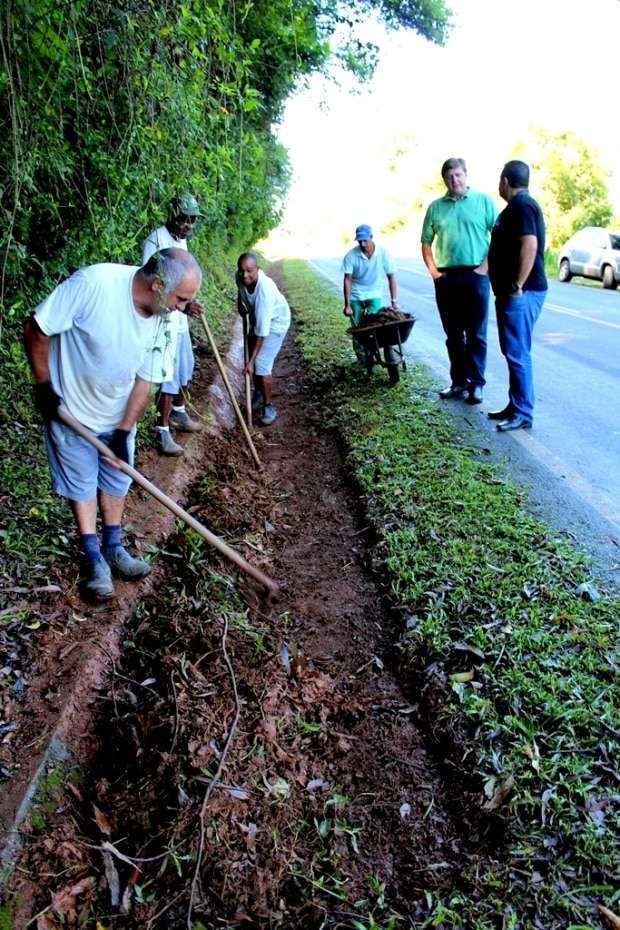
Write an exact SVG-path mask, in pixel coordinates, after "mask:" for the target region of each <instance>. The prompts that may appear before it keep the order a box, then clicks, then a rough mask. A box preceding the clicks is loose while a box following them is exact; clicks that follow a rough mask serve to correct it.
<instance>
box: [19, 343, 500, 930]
mask: <svg viewBox="0 0 620 930" xmlns="http://www.w3.org/2000/svg"><path fill="white" fill-rule="evenodd" d="M275 392H276V399H275V402H276V404H277V408H278V411H279V417H278V420H277V421H276V423H275V424H274V425H273V426H272V427H270V428H269V429H268V430H265V431H264V433H263V439H262V440H261V442H260V443H259V451H260V454H261V456H262V459H263V462H264V469H263V470H262V472H259V471H257V470H252V469H251V468H250V466H249V465H248V458H247V456H246V455H245V454H244V453H243V451H242V449H241V447H240V437H239V435H238V434H237V433H236V432H234V431H228V432H224V433H220V434H219V435H218V436H214V437H211V439H210V441H209V443H208V444H207V445H206V446H204V445H203V448H204V460H203V461H202V462H201V463H200V467H199V469H198V477H197V478H196V480H195V482H194V484H193V487H192V489H191V492H190V493H189V495H188V497H187V500H188V502H189V503H188V506H189V508H190V510H191V512H192V513H193V514H194V515H195V516H197V517H198V518H199V519H200V520H202V521H203V522H204V523H205V524H206V525H208V526H209V527H210V528H211V529H213V530H214V531H215V532H217V533H219V534H220V535H221V536H222V537H224V538H225V539H226V541H227V542H229V543H230V544H232V545H234V546H236V547H237V548H238V549H239V550H240V551H241V552H242V553H243V554H244V555H245V556H246V557H247V558H248V559H249V560H251V561H253V562H254V563H255V564H256V565H257V566H258V567H260V568H261V569H262V570H263V571H265V572H266V573H267V574H269V575H271V576H272V577H275V578H276V579H277V581H278V582H279V584H280V587H281V591H280V594H279V596H278V598H277V599H276V600H275V601H274V600H271V601H270V600H267V599H266V597H265V596H264V595H263V594H262V593H261V592H259V591H257V589H256V588H254V587H253V586H252V584H251V583H250V582H248V581H245V580H243V579H242V578H241V577H239V576H236V575H233V574H232V573H231V570H230V567H229V565H228V564H226V563H225V562H223V561H221V560H220V558H219V557H218V556H216V555H215V554H214V552H213V551H212V550H209V549H208V548H206V547H205V545H204V544H203V543H202V541H200V540H199V538H198V537H197V536H195V535H194V534H193V533H192V532H191V531H186V530H185V529H183V528H180V527H177V529H176V530H174V531H173V532H172V533H171V534H170V536H169V537H168V539H167V541H166V544H165V547H164V548H163V549H162V551H161V552H160V556H159V560H160V564H163V566H164V567H165V571H160V572H159V575H158V578H157V580H156V582H155V583H154V585H153V587H152V588H151V590H150V591H148V592H147V593H146V594H145V596H144V598H143V599H142V600H139V602H138V603H137V606H136V609H135V610H134V612H133V615H132V617H131V619H130V620H129V622H128V623H127V626H126V629H125V632H124V634H123V635H124V642H123V646H124V648H123V652H122V654H121V656H120V657H119V658H117V659H116V660H115V661H114V662H113V663H112V667H111V674H110V678H109V680H107V681H104V682H102V683H101V684H100V685H99V687H98V689H97V691H96V693H95V695H94V696H93V698H94V700H93V708H92V709H93V713H94V717H95V721H96V748H95V749H94V751H93V752H91V754H90V756H89V758H88V760H87V761H84V763H83V764H82V765H80V764H79V760H78V764H76V765H75V766H72V767H71V768H69V769H65V770H64V772H63V776H62V779H61V780H60V781H61V783H60V784H59V785H58V787H57V789H56V790H55V793H54V795H53V803H51V804H49V803H48V804H47V808H46V810H45V813H44V816H42V815H41V811H40V810H39V816H38V817H37V819H36V820H35V819H34V815H33V819H31V821H30V823H29V824H27V825H26V827H25V830H24V833H25V835H26V838H27V842H26V843H25V847H24V852H23V855H22V858H21V861H20V863H19V869H18V870H16V871H15V872H14V874H13V877H12V879H11V882H10V885H11V887H10V899H11V901H12V904H11V906H10V907H11V908H12V910H11V914H12V920H13V922H12V923H11V924H10V925H11V926H14V927H15V928H18V927H22V926H23V927H25V926H27V925H28V926H35V925H36V927H37V928H38V930H55V928H60V927H71V926H92V927H95V926H97V927H102V928H132V930H134V928H135V930H138V928H140V930H144V928H154V930H158V928H161V930H163V928H182V927H194V928H196V930H198V928H200V927H203V928H211V927H220V926H221V927H225V926H248V927H256V928H268V927H276V926H280V927H284V928H319V927H323V926H331V927H376V928H389V927H398V926H412V925H415V924H416V922H417V921H420V920H421V919H422V918H423V917H424V916H425V915H426V914H428V900H429V895H432V893H433V890H437V889H445V888H447V887H449V886H451V885H453V884H454V882H455V881H457V876H458V874H459V873H460V872H461V870H462V869H463V868H464V866H465V865H466V863H467V862H468V861H469V859H470V857H471V856H476V855H477V854H479V853H480V852H481V851H483V850H484V849H485V847H486V848H487V850H488V846H489V844H492V841H493V837H492V830H491V829H490V826H489V824H488V823H485V822H484V821H483V820H481V818H480V815H479V813H478V803H477V796H476V795H475V794H474V792H473V791H472V790H471V787H470V786H469V785H468V784H467V782H466V779H465V778H464V777H463V776H461V774H460V767H459V766H458V765H457V764H452V765H449V764H448V765H446V764H445V757H446V756H449V755H450V751H451V750H450V746H448V745H447V744H446V745H443V746H442V739H441V733H438V732H437V727H436V726H435V722H434V718H433V707H432V695H429V694H426V696H424V695H423V694H422V689H421V687H420V685H421V680H422V679H421V676H418V675H415V674H414V673H413V672H412V671H411V669H404V668H402V667H401V665H400V660H399V649H398V646H397V642H398V638H399V635H400V633H401V627H402V625H403V618H402V615H401V614H399V613H398V612H394V611H393V610H392V609H391V608H390V605H389V604H388V603H387V600H386V598H385V596H384V592H383V591H382V589H381V585H380V580H379V579H378V578H377V577H376V576H375V574H373V571H372V565H373V564H375V565H376V563H377V554H376V552H375V547H374V543H375V538H374V531H373V528H372V527H371V525H370V523H369V522H368V515H367V513H366V512H365V510H364V507H363V503H362V502H361V501H360V500H359V499H358V497H357V494H356V489H355V487H354V486H352V484H351V482H350V481H349V479H348V476H347V471H346V460H345V459H344V458H343V455H342V450H341V449H340V448H339V446H338V441H337V438H336V437H335V436H334V435H333V434H332V433H331V432H330V431H329V430H328V429H327V427H326V426H325V424H324V422H323V418H322V414H321V406H320V398H319V397H316V396H315V395H314V394H313V390H312V386H311V385H310V384H308V382H307V380H306V378H305V376H304V372H303V369H302V366H301V363H300V361H299V358H298V355H297V352H296V349H295V346H294V340H293V337H292V335H289V337H288V340H287V342H286V344H285V348H284V350H283V352H282V354H281V356H280V358H279V360H278V366H277V369H276V379H275ZM453 761H456V760H453ZM33 810H34V814H35V815H36V813H37V805H36V804H35V807H34V809H33ZM7 913H8V912H7ZM398 915H400V917H401V918H402V921H403V922H402V923H401V921H400V920H399V919H398ZM373 921H374V923H373Z"/></svg>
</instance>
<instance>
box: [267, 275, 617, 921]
mask: <svg viewBox="0 0 620 930" xmlns="http://www.w3.org/2000/svg"><path fill="white" fill-rule="evenodd" d="M282 278H283V285H284V287H285V289H286V292H287V294H288V296H289V299H290V301H291V304H292V305H293V306H294V308H295V315H296V318H297V321H298V334H299V335H298V344H299V347H300V350H301V353H302V357H303V359H304V361H305V362H306V364H307V366H308V369H309V372H310V375H311V377H312V378H313V379H314V380H315V382H316V383H318V384H319V385H320V387H321V390H322V409H323V413H324V415H325V416H326V417H327V418H328V419H329V420H330V422H331V423H332V425H333V426H334V428H335V429H337V431H338V433H339V435H340V436H341V438H342V441H343V443H344V447H345V452H346V461H347V466H348V471H349V473H350V475H351V478H352V480H353V481H354V482H355V483H356V485H357V488H358V490H359V493H360V496H361V499H362V501H363V506H364V507H365V508H366V509H367V512H368V513H369V514H370V515H371V517H372V520H373V523H374V527H375V530H376V532H377V535H378V537H379V543H378V546H377V550H376V552H377V556H376V558H375V564H376V568H377V570H378V571H379V572H380V574H381V577H382V579H383V581H384V583H385V586H386V589H387V592H388V595H389V598H390V599H391V601H392V603H393V605H394V607H395V608H396V609H397V610H399V611H400V612H401V615H402V631H401V637H400V640H399V642H398V644H397V648H398V649H399V650H400V651H401V654H402V663H403V666H404V668H405V669H406V670H407V671H408V673H409V675H410V680H411V689H412V691H411V693H412V695H413V696H415V699H416V700H419V701H420V702H421V705H422V708H423V709H425V713H426V726H427V729H428V732H429V734H431V735H432V738H433V742H434V745H435V751H436V753H437V756H438V758H439V759H441V760H442V762H443V765H444V768H445V770H446V771H448V772H451V773H452V775H453V777H454V778H455V779H456V780H460V781H461V782H462V784H463V785H464V786H467V787H468V788H469V789H472V788H475V790H477V792H478V798H479V806H480V808H481V810H483V811H485V812H487V813H488V814H489V816H490V817H492V818H494V819H495V821H496V823H497V825H498V828H499V829H498V833H499V841H498V844H497V848H495V849H494V850H493V852H492V854H489V853H486V854H480V855H477V856H474V857H472V858H471V859H470V860H469V862H468V863H463V868H462V870H461V873H460V877H459V879H458V880H457V881H456V882H455V883H454V885H453V888H452V890H451V892H450V893H448V894H444V893H441V894H431V895H430V896H429V914H428V917H427V918H426V919H425V920H423V921H421V922H419V923H417V924H416V926H419V927H431V926H432V927H436V926H441V927H444V928H445V930H448V928H450V930H452V928H454V930H456V928H461V927H467V928H472V930H473V928H475V930H491V928H497V927H500V926H501V927H502V928H517V927H519V928H521V927H523V928H526V927H537V928H544V930H555V928H557V930H560V928H562V930H566V928H567V927H569V926H570V927H571V928H573V930H576V928H577V927H579V928H587V927H598V926H599V925H600V922H599V917H598V915H597V905H602V906H606V907H607V908H610V909H611V910H612V911H613V910H614V909H615V910H616V912H617V911H618V910H620V906H619V902H618V898H619V892H618V862H619V861H620V857H619V856H618V847H617V838H618V834H619V830H618V827H619V826H620V821H619V816H618V810H619V804H618V802H619V799H620V798H619V791H618V781H619V779H620V776H619V774H618V765H617V761H618V758H619V757H620V713H619V710H620V708H619V704H620V701H619V694H620V692H619V689H618V664H619V653H618V615H619V607H620V604H619V602H618V600H617V599H613V598H611V597H607V596H605V595H604V594H603V595H602V596H599V593H598V591H597V590H596V588H595V587H594V586H593V585H592V579H591V578H590V576H589V573H588V568H587V564H586V560H585V557H584V556H583V555H582V554H581V553H580V552H579V551H578V550H577V549H576V548H575V547H574V546H571V545H569V544H568V543H567V541H566V540H565V539H563V538H561V536H560V534H558V533H555V532H554V531H553V529H552V528H550V527H547V526H545V525H543V524H541V523H540V522H539V521H537V520H535V519H534V518H533V517H532V516H531V515H530V513H529V512H528V504H527V500H526V498H525V496H524V494H523V493H522V492H521V491H520V490H519V488H518V487H515V486H514V485H513V484H511V482H510V480H509V479H508V478H507V477H506V475H505V474H503V473H502V472H501V471H500V470H498V469H497V468H496V467H492V466H490V465H489V464H488V463H487V462H486V461H485V456H486V452H485V450H484V448H483V447H482V445H481V446H480V447H476V445H474V444H472V443H471V441H468V443H467V445H465V444H464V443H463V442H462V440H460V438H459V435H458V434H457V432H456V431H455V428H454V425H452V424H451V423H450V421H449V419H448V418H447V417H446V416H445V414H444V413H443V411H441V410H440V409H439V406H438V404H437V403H436V402H435V399H434V390H433V386H432V384H431V383H430V381H429V379H428V377H427V375H426V374H425V373H424V371H423V370H421V369H419V368H413V369H412V370H411V371H410V373H409V376H408V377H407V378H406V379H403V380H401V383H400V385H399V386H398V387H396V388H390V389H388V387H387V383H386V378H385V374H384V373H377V372H375V375H374V378H373V380H372V381H371V382H370V383H366V381H365V376H364V375H363V374H358V373H356V372H355V371H354V370H353V368H352V364H351V359H352V356H351V351H350V346H349V345H348V337H347V336H346V335H345V334H344V330H345V325H346V324H345V321H344V320H343V317H342V312H341V305H340V301H339V299H338V298H337V297H335V296H334V294H333V292H332V291H331V290H330V289H329V288H328V287H327V286H326V285H325V284H323V283H320V282H319V281H318V280H317V279H316V277H315V276H314V275H313V274H312V272H311V271H310V270H309V269H308V267H307V266H306V265H305V264H304V263H302V262H298V261H289V262H285V263H284V266H283V269H282ZM412 339H413V340H414V341H415V329H414V333H413V336H412Z"/></svg>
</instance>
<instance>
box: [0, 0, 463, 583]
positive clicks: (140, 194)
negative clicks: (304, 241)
mask: <svg viewBox="0 0 620 930" xmlns="http://www.w3.org/2000/svg"><path fill="white" fill-rule="evenodd" d="M372 11H375V12H376V13H377V14H378V15H379V16H380V17H381V18H382V19H383V20H384V21H385V22H386V24H387V25H388V26H391V27H396V26H407V27H411V28H414V29H417V30H418V31H419V32H420V33H421V34H423V35H425V36H427V37H428V38H429V39H431V40H434V41H442V40H443V38H444V37H445V34H446V28H447V27H446V23H447V17H448V11H447V10H446V9H445V7H444V5H443V2H442V0H408V2H406V3H398V4H397V3H394V2H392V0H364V2H363V3H359V2H353V0H350V2H348V3H347V2H344V3H342V2H336V0H295V2H294V3H293V2H291V0H273V2H272V3H269V4H265V3H261V4H259V3H256V2H254V0H236V2H234V0H233V2H229V0H186V2H183V3H177V2H172V0H163V2H160V0H158V2H155V0H127V2H126V3H123V4H121V5H119V4H118V3H115V2H112V0H77V2H72V3H58V2H56V0H6V2H4V3H2V5H1V9H0V36H1V39H0V90H1V91H2V93H1V94H0V125H1V127H2V130H3V131H2V133H1V134H0V165H1V166H2V167H1V168H0V172H1V173H2V174H1V176H0V396H1V397H2V402H1V403H0V423H1V424H2V427H3V429H2V430H1V431H0V434H1V435H0V460H2V461H3V463H4V464H3V465H2V466H1V471H0V480H1V481H2V487H3V488H4V489H5V492H7V493H8V494H10V497H11V505H10V510H9V513H8V514H7V515H6V520H5V521H3V522H4V526H5V529H4V531H3V532H4V536H3V543H6V544H7V545H8V547H9V556H10V558H9V564H8V565H7V566H6V571H7V572H8V574H9V576H10V577H13V578H14V577H15V570H16V567H17V566H18V564H19V563H20V561H21V562H24V563H27V564H29V566H31V567H32V566H33V565H39V566H40V568H41V570H42V571H43V572H44V571H46V566H47V564H48V562H49V560H50V559H51V560H52V561H53V560H54V559H56V558H57V556H58V554H59V553H61V552H63V551H64V547H65V544H66V540H65V539H63V538H61V537H60V535H59V534H60V532H61V531H60V529H59V527H60V526H61V514H62V508H61V506H60V505H59V503H58V501H56V500H55V499H54V498H53V497H52V496H51V494H50V491H49V485H48V482H47V477H46V467H45V465H44V457H43V454H42V449H41V440H40V431H39V425H38V420H37V419H36V417H35V416H34V415H33V411H32V403H31V397H30V391H29V389H28V388H27V385H28V383H29V373H28V369H27V365H26V363H25V359H24V355H23V351H22V348H21V328H22V321H23V318H24V317H25V316H27V315H28V314H29V313H30V312H31V310H32V309H33V308H34V307H35V306H36V305H37V303H38V302H39V301H40V300H41V299H42V297H44V296H45V295H46V294H47V293H49V291H50V290H51V289H52V288H53V287H54V286H55V285H56V284H57V283H58V282H59V281H60V280H61V279H62V278H64V277H66V276H67V275H69V274H70V273H71V272H73V271H74V270H75V269H76V268H78V267H80V266H82V265H87V264H92V263H94V262H100V261H118V262H128V263H136V262H138V261H139V258H140V243H141V241H142V239H143V238H144V237H145V236H146V235H147V234H148V232H149V231H150V230H151V229H152V228H154V227H155V226H157V225H159V224H160V223H162V222H163V221H164V220H165V218H166V212H167V209H168V204H169V201H170V199H171V197H172V195H173V194H175V193H178V192H180V191H181V190H190V191H192V192H193V193H194V194H195V195H196V196H197V198H198V200H199V203H200V205H201V208H202V212H203V213H204V214H205V218H204V219H203V220H202V221H201V223H200V224H199V228H198V231H197V235H196V238H195V241H194V244H193V245H192V250H193V251H194V252H195V253H196V254H197V256H198V257H199V259H200V260H201V262H202V264H203V266H205V267H206V270H207V274H206V278H205V285H204V287H203V296H206V301H207V305H208V308H209V312H210V314H211V312H212V310H213V308H214V301H215V302H216V304H215V307H216V309H215V316H216V318H219V317H220V300H219V298H220V295H221V292H222V289H223V279H225V269H226V268H231V267H233V257H234V255H235V253H237V252H238V250H240V249H241V248H246V247H248V246H249V245H251V244H252V243H253V242H254V241H256V240H257V239H258V238H260V237H261V236H262V235H264V234H265V233H266V232H267V231H268V230H269V229H271V228H272V227H273V226H274V225H275V224H276V223H277V221H278V218H279V212H280V206H281V203H282V199H283V196H284V193H285V191H286V186H287V182H288V177H289V168H288V162H287V157H286V152H285V150H284V149H283V148H282V146H280V145H279V144H278V143H277V142H276V140H275V136H274V134H273V132H272V126H273V123H274V122H275V121H277V120H278V119H279V117H280V115H281V112H282V108H283V105H284V101H285V100H286V98H287V96H288V95H289V94H290V93H291V92H292V91H293V89H294V88H295V86H296V85H297V83H298V82H299V81H300V80H302V79H303V78H304V77H305V76H307V75H309V74H310V73H311V72H313V71H315V70H320V69H323V68H325V67H326V65H327V62H328V60H329V58H330V44H329V40H330V37H331V36H332V35H333V34H334V33H336V32H337V33H338V36H339V38H340V40H341V41H342V47H341V57H342V59H343V61H344V62H345V64H346V65H347V66H348V67H349V68H352V69H353V70H355V71H357V72H358V73H359V74H360V76H363V75H364V74H367V73H369V68H370V62H371V60H372V54H373V52H372V49H369V48H365V47H363V46H360V45H356V44H355V41H354V38H353V34H352V30H353V29H354V27H355V24H356V22H357V21H359V19H361V18H363V16H366V15H368V14H369V13H370V12H372ZM369 56H370V57H369ZM225 287H226V285H224V289H225ZM148 428H149V424H148V422H147V423H146V424H145V425H144V426H143V429H142V434H143V441H144V433H145V430H146V431H148ZM16 448H19V450H20V455H19V457H17V456H16V455H15V454H14V453H15V450H16Z"/></svg>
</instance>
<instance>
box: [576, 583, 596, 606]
mask: <svg viewBox="0 0 620 930" xmlns="http://www.w3.org/2000/svg"><path fill="white" fill-rule="evenodd" d="M575 594H577V595H578V597H581V598H583V600H584V601H600V599H601V595H600V594H599V592H598V591H597V590H596V588H595V587H594V585H593V584H589V582H587V581H584V582H582V584H578V585H577V587H576V588H575Z"/></svg>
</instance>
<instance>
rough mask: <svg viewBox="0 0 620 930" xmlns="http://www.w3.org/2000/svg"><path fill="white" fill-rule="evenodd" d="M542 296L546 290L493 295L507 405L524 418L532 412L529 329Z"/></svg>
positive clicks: (532, 394)
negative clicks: (506, 382) (505, 368)
mask: <svg viewBox="0 0 620 930" xmlns="http://www.w3.org/2000/svg"><path fill="white" fill-rule="evenodd" d="M546 296H547V292H546V291H523V294H521V295H519V296H518V297H497V298H496V299H495V309H496V312H497V328H498V330H499V347H500V349H501V350H502V355H503V356H504V357H505V359H506V362H507V363H508V377H509V390H508V397H509V406H510V407H511V408H512V411H513V413H518V414H520V415H521V416H522V417H526V418H527V419H528V420H531V419H532V418H533V416H534V379H533V376H532V357H531V354H530V353H531V349H532V333H533V331H534V324H535V323H536V320H537V319H538V317H539V316H540V311H541V310H542V306H543V303H544V302H545V297H546Z"/></svg>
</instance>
